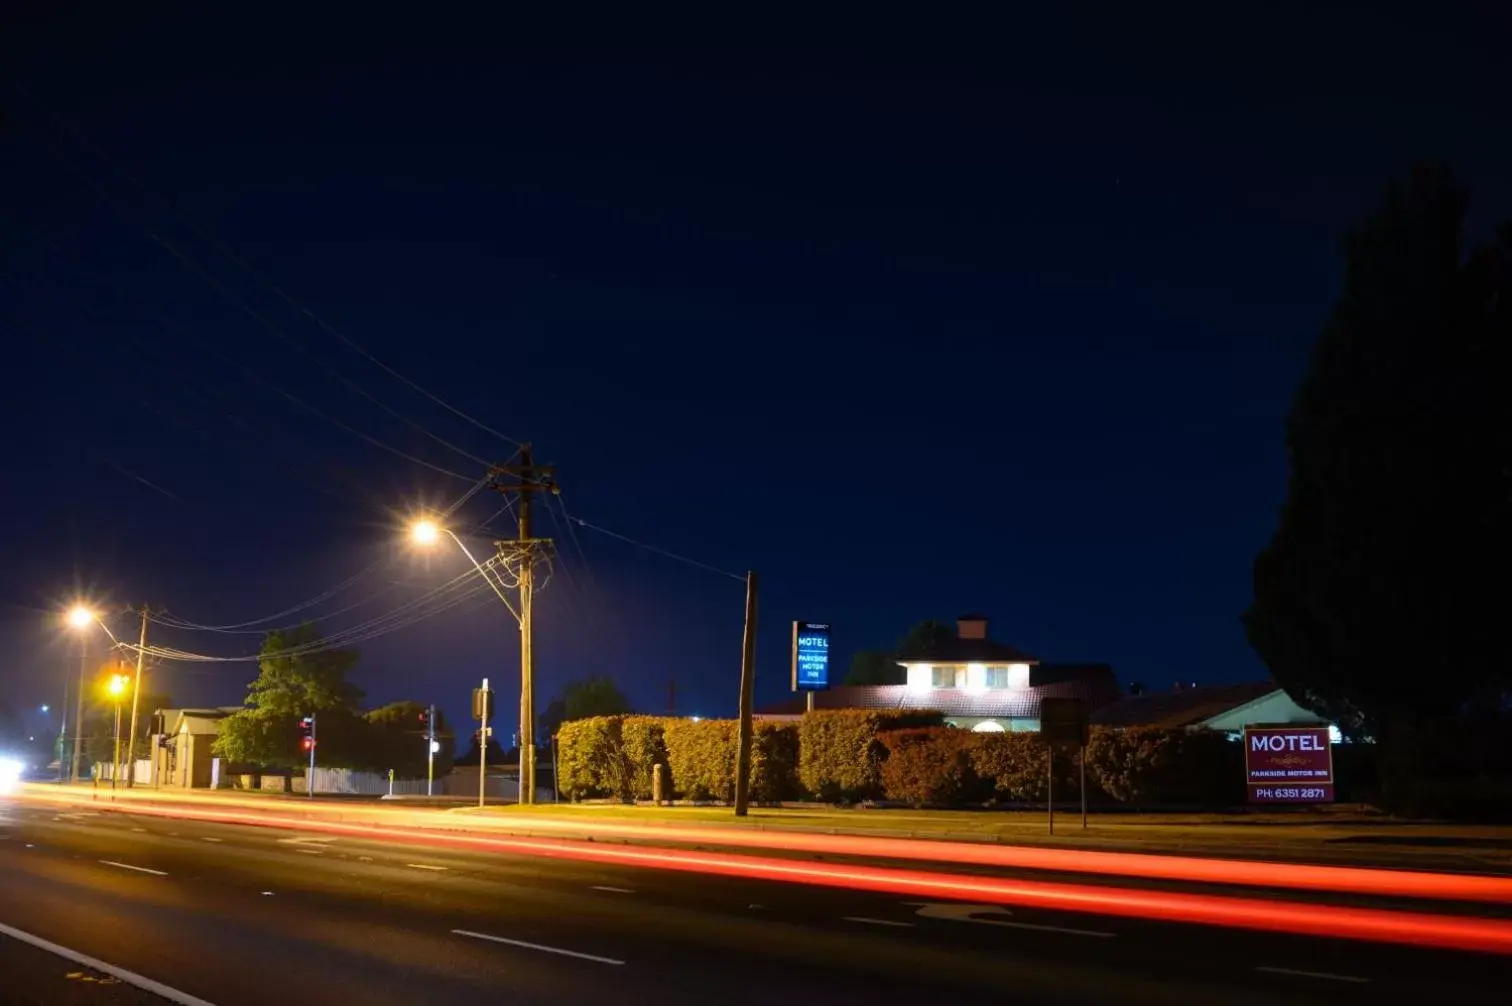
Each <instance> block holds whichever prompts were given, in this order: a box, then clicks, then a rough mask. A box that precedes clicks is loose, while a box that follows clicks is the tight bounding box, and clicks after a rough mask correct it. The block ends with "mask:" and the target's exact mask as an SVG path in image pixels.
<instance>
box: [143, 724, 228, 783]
mask: <svg viewBox="0 0 1512 1006" xmlns="http://www.w3.org/2000/svg"><path fill="white" fill-rule="evenodd" d="M241 710H242V707H241V706H220V707H216V708H211V709H159V710H157V711H156V712H154V714H153V722H154V723H155V724H157V725H158V729H159V731H160V732H159V733H156V734H154V736H153V740H152V762H153V764H152V779H153V781H154V782H155V783H156V784H157V785H159V786H178V787H181V788H184V789H209V788H213V787H214V786H215V785H216V783H217V782H218V781H219V780H218V779H217V778H216V776H217V772H216V767H217V766H216V764H215V761H216V759H215V754H214V752H213V751H212V748H213V747H214V745H215V738H216V735H217V734H219V733H220V721H221V720H223V719H225V718H226V717H227V716H230V715H231V714H232V713H237V712H241Z"/></svg>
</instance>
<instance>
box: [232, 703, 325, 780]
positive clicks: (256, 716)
mask: <svg viewBox="0 0 1512 1006" xmlns="http://www.w3.org/2000/svg"><path fill="white" fill-rule="evenodd" d="M299 738H300V734H299V721H298V720H296V719H295V718H294V717H292V716H283V715H280V714H278V713H274V712H271V711H270V710H267V709H243V710H242V711H241V712H238V713H233V714H232V715H230V716H227V717H226V718H225V719H223V720H221V721H220V726H219V730H218V732H217V733H216V735H215V744H214V747H213V750H214V752H215V755H216V756H217V757H219V758H224V759H225V760H226V761H228V762H230V763H231V764H233V765H261V766H265V767H267V768H293V767H294V766H296V765H304V764H308V762H309V756H308V755H307V754H305V753H304V752H302V751H300V749H299Z"/></svg>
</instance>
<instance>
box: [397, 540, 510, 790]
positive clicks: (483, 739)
mask: <svg viewBox="0 0 1512 1006" xmlns="http://www.w3.org/2000/svg"><path fill="white" fill-rule="evenodd" d="M443 534H444V535H446V536H447V537H448V538H450V539H451V540H452V541H453V542H455V543H456V545H457V548H459V549H461V550H462V554H463V555H465V556H467V561H468V562H470V563H472V565H473V569H475V570H476V571H477V573H478V575H479V576H481V577H482V578H483V582H485V583H487V584H488V585H489V586H490V587H491V588H493V592H494V593H495V594H497V595H498V596H499V600H501V601H503V602H504V607H506V608H508V609H509V613H510V614H511V615H513V616H514V619H515V623H516V624H517V625H519V626H520V627H521V632H523V631H525V629H524V627H525V620H524V619H522V618H521V617H520V611H519V610H517V609H516V608H515V606H514V605H513V604H510V603H509V597H508V596H507V595H506V594H505V593H504V590H503V588H502V587H500V586H499V584H498V583H496V582H495V581H494V578H493V577H491V576H489V575H488V570H486V569H484V568H483V565H482V564H481V563H480V562H478V560H477V559H476V558H474V557H473V554H472V552H471V551H469V550H468V547H467V546H466V545H465V544H463V542H462V539H461V538H458V537H457V536H456V534H455V533H453V531H452V530H451V528H449V527H446V526H445V525H442V524H438V523H436V522H435V521H433V520H429V519H424V518H422V519H420V520H417V521H415V522H413V523H412V524H410V540H411V541H413V542H414V543H415V544H416V545H419V546H420V547H421V548H430V547H431V546H433V545H435V544H436V542H438V541H440V540H441V536H442V535H443ZM487 684H488V681H487V679H486V678H485V679H484V687H485V689H486V688H487ZM520 687H521V691H522V693H524V691H525V688H526V684H525V681H524V680H523V678H522V681H521V685H520ZM485 701H486V700H485ZM523 706H524V703H523V702H522V708H523ZM485 725H486V724H485ZM435 740H436V738H435V732H434V727H433V728H432V732H431V737H430V742H431V748H432V749H433V750H434V748H435V747H436V743H435ZM487 747H488V736H487V733H486V731H484V732H483V733H480V734H479V737H478V751H479V753H480V756H481V760H480V761H479V763H478V765H479V771H478V784H479V793H480V796H479V801H480V806H481V800H482V797H481V791H482V784H483V775H484V773H483V769H482V766H483V763H484V761H486V760H487V757H488V750H487ZM433 756H434V755H433ZM531 764H534V763H533V762H532V763H531ZM526 771H528V769H527V768H526V756H525V752H524V750H523V749H522V750H521V752H520V772H521V777H520V793H521V794H522V800H523V794H525V793H526V792H527V789H526V785H525V777H524V773H525V772H526Z"/></svg>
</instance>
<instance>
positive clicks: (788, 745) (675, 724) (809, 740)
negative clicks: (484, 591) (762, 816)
mask: <svg viewBox="0 0 1512 1006" xmlns="http://www.w3.org/2000/svg"><path fill="white" fill-rule="evenodd" d="M736 742H737V724H736V722H735V721H734V720H701V721H699V722H694V721H693V720H690V719H677V718H671V717H658V716H599V717H594V718H592V719H585V720H574V721H571V722H569V723H564V724H563V725H562V728H561V731H560V732H559V733H558V735H557V765H558V771H559V772H560V774H561V779H560V783H561V789H562V792H563V793H564V794H566V795H567V796H569V797H570V798H572V799H574V800H582V799H602V798H610V799H619V800H648V799H650V798H651V778H652V766H653V765H656V764H661V765H664V766H666V769H665V772H666V776H665V784H666V791H665V793H664V794H663V795H664V796H665V797H666V798H668V799H674V798H675V799H683V800H720V801H729V800H731V799H733V798H734V793H735V755H736ZM1046 756H1047V749H1046V747H1045V743H1044V740H1043V738H1042V737H1041V735H1040V734H1038V733H984V734H978V733H970V732H968V731H965V730H958V729H954V728H951V727H946V726H944V725H943V724H942V722H941V717H940V715H939V714H938V713H912V712H909V713H902V712H884V711H875V710H860V709H844V710H822V711H816V712H812V713H808V714H806V715H805V716H804V717H803V720H802V722H801V724H793V723H772V722H759V723H757V724H755V733H754V737H753V745H752V752H751V799H752V800H754V801H756V802H758V803H776V802H779V801H783V800H794V799H800V798H803V797H809V798H816V799H819V800H822V801H825V802H829V803H837V802H853V801H858V800H875V799H888V800H895V801H898V802H900V803H909V804H913V805H916V806H922V805H925V804H928V805H935V806H940V805H950V804H973V803H976V804H979V803H986V802H989V801H992V800H997V801H1001V802H1004V803H1039V802H1041V801H1043V800H1044V799H1045V796H1046V793H1045V787H1046ZM1243 757H1244V752H1243V749H1242V748H1241V746H1240V745H1238V744H1236V743H1234V742H1232V741H1229V740H1228V739H1227V738H1226V737H1225V736H1224V735H1223V734H1220V733H1214V732H1211V731H1205V730H1196V731H1191V730H1179V729H1178V730H1167V729H1163V728H1157V727H1131V728H1129V729H1126V730H1116V731H1115V730H1108V729H1104V728H1095V729H1094V730H1093V731H1092V737H1091V741H1090V743H1089V745H1088V747H1087V751H1086V759H1087V773H1086V780H1087V786H1088V790H1089V793H1088V797H1089V800H1090V801H1091V802H1094V803H1104V802H1115V803H1119V804H1126V805H1132V806H1136V807H1137V806H1158V805H1171V804H1192V805H1196V804H1206V805H1224V806H1229V805H1234V804H1237V803H1240V802H1242V801H1243V799H1244V785H1243V780H1244V776H1243V766H1242V762H1243ZM1078 777H1079V764H1078V759H1077V757H1076V756H1075V755H1074V754H1067V755H1065V756H1061V755H1059V754H1057V756H1056V759H1055V792H1056V795H1057V798H1060V797H1062V796H1064V798H1066V799H1073V798H1074V797H1075V796H1076V795H1077V794H1078V793H1079V792H1080V788H1079V787H1080V783H1079V778H1078Z"/></svg>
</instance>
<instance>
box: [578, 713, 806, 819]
mask: <svg viewBox="0 0 1512 1006" xmlns="http://www.w3.org/2000/svg"><path fill="white" fill-rule="evenodd" d="M736 729H737V724H736V722H735V721H734V720H697V721H695V720H688V719H676V718H672V717H659V716H596V717H593V718H591V719H585V720H573V721H571V722H568V723H564V724H562V727H561V730H560V731H559V732H558V733H557V772H558V773H559V775H560V782H561V788H562V791H563V792H565V793H567V794H569V795H571V796H572V798H573V799H592V798H603V797H610V798H615V799H620V800H649V799H651V795H652V792H651V787H652V774H653V769H652V766H654V765H658V764H659V765H662V766H663V773H664V775H663V786H664V792H663V796H664V797H666V798H673V797H675V798H678V799H683V800H725V801H728V800H732V799H734V797H735V754H736V741H737V737H736ZM800 795H801V794H800V792H799V789H798V728H797V726H796V725H793V724H787V723H757V724H756V725H755V732H754V735H753V745H752V748H751V798H752V799H753V800H757V801H759V802H763V803H776V802H778V801H781V800H794V799H797V798H798V797H799V796H800Z"/></svg>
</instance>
